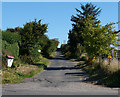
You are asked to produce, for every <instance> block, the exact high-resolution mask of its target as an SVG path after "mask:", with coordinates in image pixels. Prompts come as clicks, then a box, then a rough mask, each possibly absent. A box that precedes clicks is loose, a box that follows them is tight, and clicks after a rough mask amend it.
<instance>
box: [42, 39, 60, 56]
mask: <svg viewBox="0 0 120 97" xmlns="http://www.w3.org/2000/svg"><path fill="white" fill-rule="evenodd" d="M58 44H59V41H58V40H56V39H51V40H49V41H48V43H47V45H46V46H45V47H44V49H43V55H45V56H46V57H53V56H51V55H52V54H53V53H54V52H55V51H56V49H57V46H58Z"/></svg>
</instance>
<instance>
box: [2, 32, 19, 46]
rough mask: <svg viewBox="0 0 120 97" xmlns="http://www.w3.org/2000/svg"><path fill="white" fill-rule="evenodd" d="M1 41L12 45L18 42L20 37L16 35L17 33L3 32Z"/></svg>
mask: <svg viewBox="0 0 120 97" xmlns="http://www.w3.org/2000/svg"><path fill="white" fill-rule="evenodd" d="M2 40H5V41H7V42H8V43H10V44H13V43H16V42H19V41H20V35H18V34H17V33H12V32H10V31H4V32H2Z"/></svg>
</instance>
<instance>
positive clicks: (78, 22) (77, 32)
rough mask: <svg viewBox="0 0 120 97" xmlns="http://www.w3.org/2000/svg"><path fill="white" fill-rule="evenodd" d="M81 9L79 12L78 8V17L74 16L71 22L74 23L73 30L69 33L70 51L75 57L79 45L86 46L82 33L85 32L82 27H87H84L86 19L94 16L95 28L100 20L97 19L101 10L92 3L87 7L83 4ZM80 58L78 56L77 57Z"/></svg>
mask: <svg viewBox="0 0 120 97" xmlns="http://www.w3.org/2000/svg"><path fill="white" fill-rule="evenodd" d="M81 9H82V10H79V9H77V8H76V11H77V12H78V14H76V16H74V15H72V17H71V21H72V22H73V24H72V26H73V28H72V30H70V31H69V37H68V38H69V40H68V44H69V45H70V51H71V53H72V54H73V55H74V54H75V53H76V51H77V50H78V45H79V44H80V45H81V46H84V42H83V41H84V38H83V36H82V33H81V31H82V30H83V29H82V27H85V25H84V23H83V22H84V19H86V18H87V17H88V16H89V15H92V18H91V20H93V21H94V24H95V25H94V26H97V25H98V24H99V22H100V21H99V20H98V19H97V16H98V15H99V14H100V12H101V9H100V8H97V7H96V6H95V5H93V4H92V3H86V5H83V4H81ZM77 56H78V55H77Z"/></svg>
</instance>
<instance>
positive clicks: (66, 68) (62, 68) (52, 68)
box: [45, 67, 80, 70]
mask: <svg viewBox="0 0 120 97" xmlns="http://www.w3.org/2000/svg"><path fill="white" fill-rule="evenodd" d="M73 69H76V70H77V69H80V68H78V67H47V68H45V70H73Z"/></svg>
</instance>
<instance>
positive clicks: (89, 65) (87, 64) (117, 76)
mask: <svg viewBox="0 0 120 97" xmlns="http://www.w3.org/2000/svg"><path fill="white" fill-rule="evenodd" d="M77 66H79V67H81V68H82V69H83V70H84V71H86V73H87V74H88V75H89V78H88V79H87V80H86V82H92V83H95V84H100V85H105V86H108V87H120V68H119V66H118V60H116V59H113V60H112V61H111V63H110V64H108V60H102V62H101V63H99V62H97V61H95V62H92V61H90V60H86V61H84V63H81V62H80V63H79V64H78V65H77Z"/></svg>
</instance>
